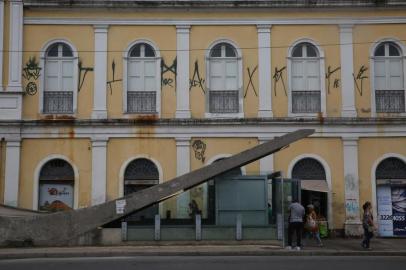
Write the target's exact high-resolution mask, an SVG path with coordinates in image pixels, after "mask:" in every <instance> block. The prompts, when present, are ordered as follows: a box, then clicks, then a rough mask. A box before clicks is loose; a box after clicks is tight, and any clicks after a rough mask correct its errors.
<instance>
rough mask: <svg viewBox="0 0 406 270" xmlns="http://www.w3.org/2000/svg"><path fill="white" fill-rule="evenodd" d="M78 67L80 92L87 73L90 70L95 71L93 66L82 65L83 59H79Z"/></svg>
mask: <svg viewBox="0 0 406 270" xmlns="http://www.w3.org/2000/svg"><path fill="white" fill-rule="evenodd" d="M78 67H79V80H78V92H80V89H82V86H83V83H84V82H85V80H86V75H87V73H88V72H89V71H93V68H92V67H83V66H82V61H80V60H79V63H78ZM82 72H84V73H83V77H82Z"/></svg>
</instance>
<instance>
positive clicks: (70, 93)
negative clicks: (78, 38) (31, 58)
mask: <svg viewBox="0 0 406 270" xmlns="http://www.w3.org/2000/svg"><path fill="white" fill-rule="evenodd" d="M44 74H45V75H44V76H45V77H44V88H43V89H44V92H43V103H42V106H43V107H42V112H43V113H46V114H72V113H73V112H74V107H75V106H74V95H75V85H76V84H75V76H77V75H75V74H76V73H75V58H74V56H73V51H72V49H71V47H70V46H69V45H67V44H65V43H62V42H56V43H54V44H52V45H50V46H49V47H48V49H47V50H46V53H45V70H44Z"/></svg>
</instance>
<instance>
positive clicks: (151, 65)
mask: <svg viewBox="0 0 406 270" xmlns="http://www.w3.org/2000/svg"><path fill="white" fill-rule="evenodd" d="M155 67H156V65H155V61H154V60H153V61H144V81H145V89H143V90H144V91H156V90H157V89H156V71H155Z"/></svg>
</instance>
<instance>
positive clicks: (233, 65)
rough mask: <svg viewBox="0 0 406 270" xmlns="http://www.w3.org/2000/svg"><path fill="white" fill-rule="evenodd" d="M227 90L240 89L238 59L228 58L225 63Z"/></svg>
mask: <svg viewBox="0 0 406 270" xmlns="http://www.w3.org/2000/svg"><path fill="white" fill-rule="evenodd" d="M225 68H226V70H225V75H226V78H225V79H226V90H238V83H237V60H232V61H230V60H227V61H226V63H225Z"/></svg>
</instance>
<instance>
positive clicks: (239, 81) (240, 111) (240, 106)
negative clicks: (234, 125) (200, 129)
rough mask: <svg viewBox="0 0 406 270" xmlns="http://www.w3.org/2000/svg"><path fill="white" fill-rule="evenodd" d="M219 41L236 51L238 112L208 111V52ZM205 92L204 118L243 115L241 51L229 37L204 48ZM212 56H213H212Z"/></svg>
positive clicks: (241, 116) (238, 116)
mask: <svg viewBox="0 0 406 270" xmlns="http://www.w3.org/2000/svg"><path fill="white" fill-rule="evenodd" d="M220 43H228V44H230V45H231V46H233V47H234V49H235V51H236V53H237V57H236V58H237V69H238V70H237V88H238V113H211V112H210V111H209V107H210V100H209V91H210V60H211V59H212V57H210V52H211V50H212V49H213V48H214V46H216V45H217V44H220ZM205 58H206V94H205V96H206V97H205V99H206V106H205V108H206V113H205V117H206V118H243V117H244V95H243V84H242V81H243V73H242V67H243V63H242V53H241V49H240V47H239V46H238V45H237V44H236V43H235V42H234V41H232V40H230V39H224V38H223V39H218V40H216V41H214V42H212V43H211V44H210V46H209V47H208V48H207V50H206V57H205ZM213 58H214V57H213Z"/></svg>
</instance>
